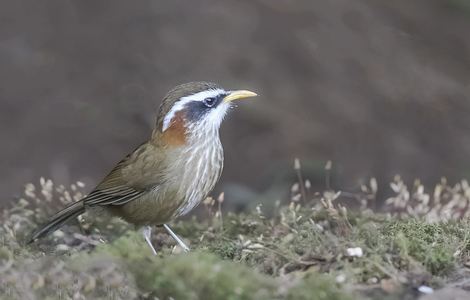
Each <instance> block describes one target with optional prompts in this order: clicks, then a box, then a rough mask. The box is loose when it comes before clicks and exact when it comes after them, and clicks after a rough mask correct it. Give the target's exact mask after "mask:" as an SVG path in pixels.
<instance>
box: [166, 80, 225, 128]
mask: <svg viewBox="0 0 470 300" xmlns="http://www.w3.org/2000/svg"><path fill="white" fill-rule="evenodd" d="M225 93H226V91H225V90H223V89H210V90H205V91H202V92H199V93H196V94H194V95H189V96H185V97H181V98H180V99H179V100H178V101H176V102H175V104H173V107H172V108H171V109H170V111H169V112H168V113H167V114H166V116H165V118H164V119H163V126H162V132H165V130H167V129H168V127H170V125H171V121H172V120H173V117H174V116H175V114H176V113H177V112H178V111H180V110H182V109H183V108H184V106H185V105H186V104H187V103H189V102H192V101H203V100H204V99H206V98H209V97H216V96H218V95H220V94H225Z"/></svg>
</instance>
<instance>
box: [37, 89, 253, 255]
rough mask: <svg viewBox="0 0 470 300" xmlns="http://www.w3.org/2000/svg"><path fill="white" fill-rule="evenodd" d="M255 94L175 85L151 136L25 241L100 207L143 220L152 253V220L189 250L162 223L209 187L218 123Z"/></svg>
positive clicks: (217, 163)
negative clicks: (83, 195) (234, 103)
mask: <svg viewBox="0 0 470 300" xmlns="http://www.w3.org/2000/svg"><path fill="white" fill-rule="evenodd" d="M254 96H257V95H256V94H255V93H253V92H250V91H246V90H238V91H226V90H224V89H223V88H221V87H219V86H218V85H216V84H214V83H210V82H191V83H186V84H182V85H179V86H177V87H175V88H174V89H172V90H171V91H170V92H168V94H167V95H166V96H165V98H163V102H162V104H161V105H160V109H159V112H158V115H157V119H156V126H155V129H154V130H153V132H152V136H151V137H150V140H149V141H147V142H145V143H143V144H142V145H140V146H139V147H138V148H137V149H136V150H134V151H133V152H132V153H131V154H129V155H127V156H126V157H125V158H124V159H123V160H121V161H120V162H119V163H118V164H117V165H116V167H115V168H114V169H113V170H112V171H111V172H110V173H109V174H108V175H107V176H106V177H105V178H104V179H103V181H101V183H100V184H98V186H97V187H96V188H95V189H94V190H93V191H92V192H91V193H90V194H88V195H87V196H86V197H84V198H83V199H82V200H80V201H78V202H75V203H73V204H71V205H69V206H68V207H66V208H65V209H63V210H61V211H59V212H58V213H56V214H55V215H54V216H52V218H51V219H50V220H49V222H48V223H47V224H45V225H44V226H43V227H41V228H40V229H39V230H37V231H36V232H35V233H34V234H33V235H32V237H31V240H30V242H33V241H35V240H37V239H39V238H41V237H43V236H45V235H47V234H48V233H50V232H53V231H55V230H57V229H58V228H59V227H60V226H62V225H63V224H64V223H65V222H66V221H68V220H69V219H71V218H74V217H77V216H78V215H80V214H82V213H84V212H85V210H87V209H92V208H96V207H101V208H105V209H106V210H108V211H110V212H111V213H112V214H113V215H115V216H118V217H121V218H122V219H124V220H126V221H127V222H129V223H132V224H135V225H137V226H143V227H144V230H143V234H144V238H145V240H146V241H147V243H148V244H149V246H150V247H151V248H152V251H153V252H154V254H156V251H155V249H154V248H153V246H152V243H151V241H150V236H151V230H152V229H151V225H163V226H164V228H165V229H166V230H167V231H168V233H169V234H170V235H171V236H172V237H173V238H174V239H175V240H176V242H177V243H178V244H179V245H180V246H181V247H182V248H183V249H184V250H185V251H188V250H189V248H188V247H187V246H186V245H185V244H184V243H183V241H182V240H181V239H180V238H179V237H178V236H177V235H176V234H175V233H174V232H173V231H172V230H171V229H170V227H169V226H168V225H167V224H166V223H168V222H170V221H171V220H173V219H175V218H177V217H179V216H182V215H184V214H187V213H188V212H189V211H191V210H192V209H193V208H194V207H196V206H197V205H198V204H199V203H200V202H201V200H203V199H204V198H205V197H207V195H208V194H209V193H210V191H211V190H212V189H213V188H214V185H215V184H216V183H217V181H218V179H219V177H220V175H221V173H222V168H223V162H224V157H223V148H222V144H221V142H220V139H219V127H220V124H221V123H222V120H223V119H224V116H225V115H226V113H227V111H228V110H229V108H230V107H231V106H232V101H234V100H238V99H243V98H248V97H254Z"/></svg>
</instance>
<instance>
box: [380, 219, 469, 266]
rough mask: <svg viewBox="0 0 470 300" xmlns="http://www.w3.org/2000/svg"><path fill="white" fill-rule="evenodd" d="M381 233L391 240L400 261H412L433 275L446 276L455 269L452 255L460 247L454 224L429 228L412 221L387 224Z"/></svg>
mask: <svg viewBox="0 0 470 300" xmlns="http://www.w3.org/2000/svg"><path fill="white" fill-rule="evenodd" d="M382 233H383V234H384V235H388V236H389V237H390V243H391V247H392V250H393V251H396V252H398V254H400V255H401V257H403V258H407V257H412V258H413V259H415V260H417V261H418V262H420V263H422V264H423V265H424V266H425V267H426V269H427V270H428V271H429V272H431V273H432V274H435V275H445V274H447V273H448V272H449V271H451V270H452V268H453V267H454V265H455V262H456V261H455V257H454V255H453V254H454V253H455V251H456V250H457V249H458V248H459V247H460V245H461V240H460V237H459V235H460V234H459V232H458V231H456V230H455V224H450V223H434V224H429V223H425V222H422V221H419V220H415V219H409V220H401V221H396V222H391V223H389V224H387V225H386V226H385V227H384V228H383V230H382Z"/></svg>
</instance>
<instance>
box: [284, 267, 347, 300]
mask: <svg viewBox="0 0 470 300" xmlns="http://www.w3.org/2000/svg"><path fill="white" fill-rule="evenodd" d="M286 298H287V299H289V300H304V299H305V300H307V299H308V300H348V299H353V298H352V295H351V294H349V295H348V294H347V293H346V292H345V291H343V290H341V289H340V288H338V286H337V285H336V284H335V283H334V280H333V279H332V278H330V277H328V276H326V275H320V274H318V273H315V272H307V274H306V275H305V276H304V277H303V278H302V281H301V282H300V283H299V284H297V285H296V286H294V287H293V288H291V289H290V290H289V294H288V295H287V297H286Z"/></svg>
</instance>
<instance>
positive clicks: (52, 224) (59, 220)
mask: <svg viewBox="0 0 470 300" xmlns="http://www.w3.org/2000/svg"><path fill="white" fill-rule="evenodd" d="M84 212H85V206H84V205H83V201H79V202H76V203H73V204H71V205H69V206H67V207H66V208H64V209H63V210H61V211H59V212H58V213H56V214H55V215H53V216H52V218H51V219H50V220H49V222H47V224H45V225H43V226H42V227H41V228H39V229H38V230H36V231H35V232H34V233H33V234H32V236H31V238H30V240H29V241H28V244H30V243H32V242H34V241H36V240H38V239H40V238H42V237H44V236H46V235H48V234H49V233H51V232H54V231H56V230H57V229H58V228H59V227H61V226H62V225H64V223H65V222H67V221H68V220H70V219H72V218H75V217H77V216H79V215H81V214H82V213H84Z"/></svg>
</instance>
